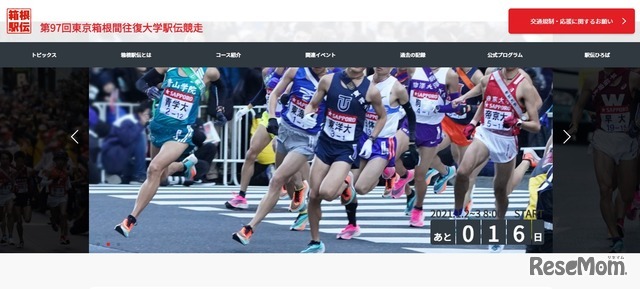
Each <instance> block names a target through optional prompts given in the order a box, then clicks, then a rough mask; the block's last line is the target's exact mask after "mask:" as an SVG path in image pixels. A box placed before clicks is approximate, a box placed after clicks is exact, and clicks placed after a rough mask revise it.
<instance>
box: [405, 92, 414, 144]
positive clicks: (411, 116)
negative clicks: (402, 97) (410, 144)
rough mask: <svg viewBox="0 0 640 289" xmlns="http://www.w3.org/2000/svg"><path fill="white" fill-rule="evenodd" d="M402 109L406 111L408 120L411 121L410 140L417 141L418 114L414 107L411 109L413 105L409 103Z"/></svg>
mask: <svg viewBox="0 0 640 289" xmlns="http://www.w3.org/2000/svg"><path fill="white" fill-rule="evenodd" d="M402 108H404V111H405V112H406V113H407V120H408V121H409V139H410V140H411V141H415V136H416V113H415V112H414V111H413V107H411V103H410V102H408V101H407V103H405V104H403V105H402Z"/></svg>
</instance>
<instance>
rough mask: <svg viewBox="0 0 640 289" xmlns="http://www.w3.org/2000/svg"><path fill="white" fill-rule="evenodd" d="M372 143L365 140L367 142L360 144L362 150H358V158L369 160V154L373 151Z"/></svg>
mask: <svg viewBox="0 0 640 289" xmlns="http://www.w3.org/2000/svg"><path fill="white" fill-rule="evenodd" d="M372 147H373V142H372V141H371V139H367V141H365V142H364V144H362V149H361V150H360V156H361V157H362V158H363V159H369V157H371V152H372V151H373V148H372Z"/></svg>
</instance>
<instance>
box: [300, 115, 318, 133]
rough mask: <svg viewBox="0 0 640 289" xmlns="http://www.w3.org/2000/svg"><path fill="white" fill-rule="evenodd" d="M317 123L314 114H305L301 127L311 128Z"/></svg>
mask: <svg viewBox="0 0 640 289" xmlns="http://www.w3.org/2000/svg"><path fill="white" fill-rule="evenodd" d="M317 123H318V120H316V114H315V113H310V114H306V115H305V116H304V118H303V119H302V127H303V128H304V129H308V128H312V127H314V126H316V124H317Z"/></svg>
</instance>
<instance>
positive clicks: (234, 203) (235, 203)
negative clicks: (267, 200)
mask: <svg viewBox="0 0 640 289" xmlns="http://www.w3.org/2000/svg"><path fill="white" fill-rule="evenodd" d="M224 206H225V207H227V209H231V210H246V209H248V208H249V204H248V203H247V199H246V198H245V197H243V196H240V195H236V196H235V197H233V199H231V200H230V201H228V202H226V203H224Z"/></svg>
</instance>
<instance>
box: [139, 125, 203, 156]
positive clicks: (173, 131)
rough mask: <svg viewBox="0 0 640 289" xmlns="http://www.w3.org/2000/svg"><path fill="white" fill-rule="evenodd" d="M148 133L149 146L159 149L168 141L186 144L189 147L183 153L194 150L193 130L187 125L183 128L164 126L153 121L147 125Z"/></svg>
mask: <svg viewBox="0 0 640 289" xmlns="http://www.w3.org/2000/svg"><path fill="white" fill-rule="evenodd" d="M149 132H150V136H149V138H150V139H151V144H153V145H154V146H155V147H157V148H160V147H162V145H163V144H164V143H166V142H169V141H175V142H181V143H186V144H188V145H189V147H188V149H187V150H185V151H188V152H190V151H192V150H193V149H194V148H195V145H194V144H193V141H192V138H193V128H191V126H189V125H184V126H166V125H163V124H160V123H157V122H154V121H151V122H150V123H149Z"/></svg>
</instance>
